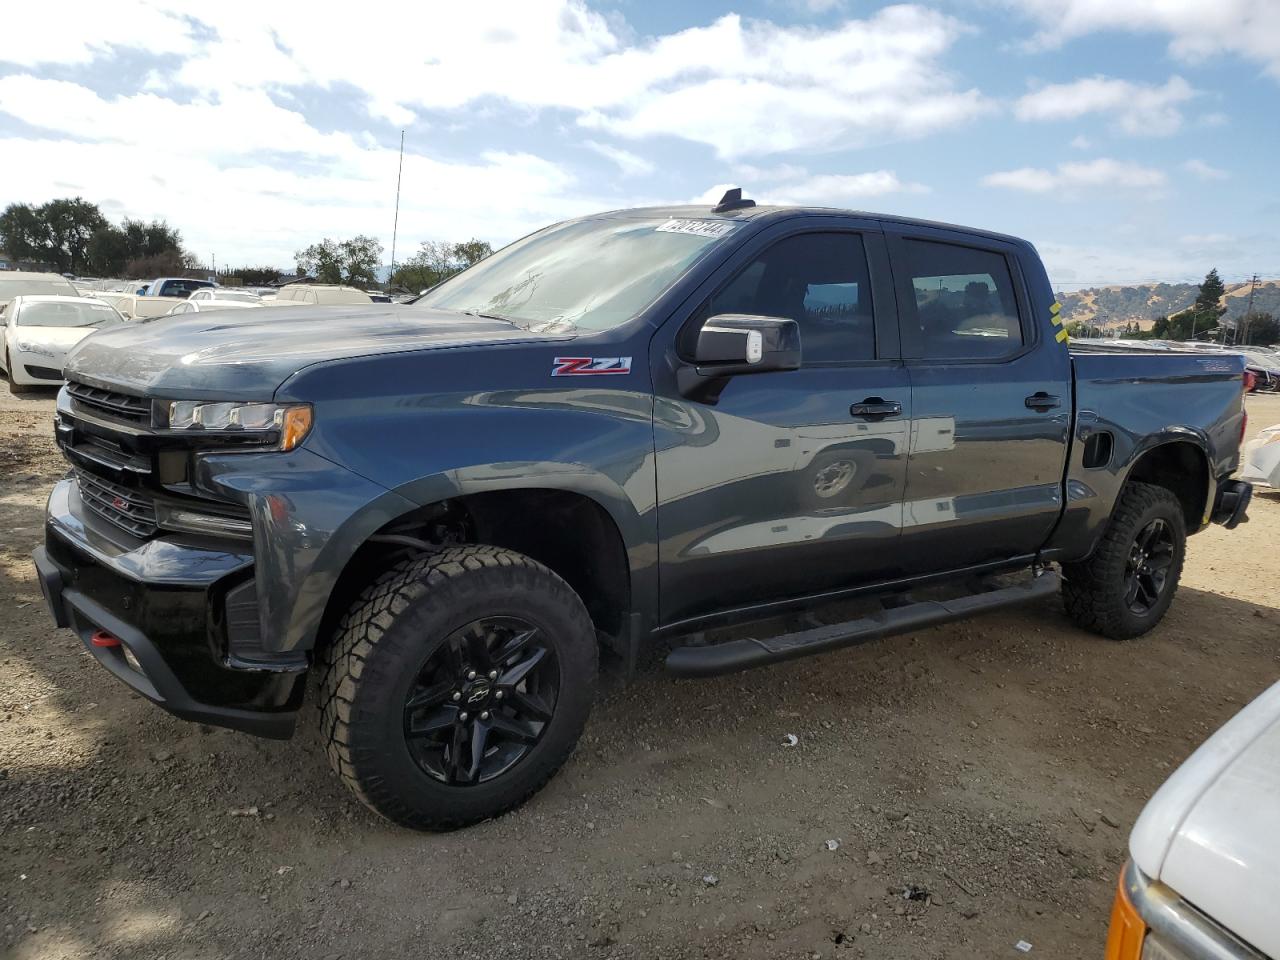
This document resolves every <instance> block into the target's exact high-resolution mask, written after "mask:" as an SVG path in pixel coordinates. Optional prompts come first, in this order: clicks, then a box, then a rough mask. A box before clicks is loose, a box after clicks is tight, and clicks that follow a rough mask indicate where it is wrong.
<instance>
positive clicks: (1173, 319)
mask: <svg viewBox="0 0 1280 960" xmlns="http://www.w3.org/2000/svg"><path fill="white" fill-rule="evenodd" d="M1226 292H1227V288H1226V287H1225V286H1223V283H1222V278H1221V277H1219V276H1218V268H1217V267H1214V268H1213V269H1212V270H1210V271H1209V272H1208V273H1206V274H1205V276H1204V282H1203V283H1202V284H1200V292H1199V293H1197V294H1196V302H1195V303H1194V304H1192V305H1191V307H1190V309H1188V310H1183V311H1180V312H1179V313H1175V314H1173V315H1172V316H1170V317H1169V323H1170V326H1171V327H1172V328H1173V333H1172V336H1173V339H1175V340H1190V339H1193V338H1195V339H1208V338H1209V337H1211V336H1212V334H1213V333H1215V332H1216V331H1217V328H1218V318H1219V317H1221V316H1222V315H1223V314H1224V313H1226V312H1227V308H1226V307H1224V306H1221V304H1220V301H1221V300H1222V296H1223V294H1225V293H1226Z"/></svg>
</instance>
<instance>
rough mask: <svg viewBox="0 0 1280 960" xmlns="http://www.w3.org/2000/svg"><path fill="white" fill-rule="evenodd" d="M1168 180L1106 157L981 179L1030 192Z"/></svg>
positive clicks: (1154, 183)
mask: <svg viewBox="0 0 1280 960" xmlns="http://www.w3.org/2000/svg"><path fill="white" fill-rule="evenodd" d="M1165 180H1166V178H1165V175H1164V173H1163V172H1162V171H1160V170H1156V169H1154V168H1152V167H1144V166H1141V165H1140V164H1136V163H1130V162H1128V161H1124V160H1112V159H1110V158H1107V157H1100V158H1098V159H1097V160H1089V161H1087V162H1083V163H1060V164H1058V166H1057V167H1056V168H1054V169H1053V170H1047V169H1044V168H1042V167H1021V168H1019V169H1017V170H1006V171H1002V172H999V173H991V174H988V175H987V176H985V177H983V178H982V182H983V183H984V184H986V185H987V186H989V187H1004V188H1007V189H1010V190H1023V191H1026V192H1028V193H1048V192H1049V191H1051V190H1074V189H1078V188H1093V187H1121V188H1131V189H1146V190H1151V189H1154V188H1158V187H1162V186H1163V185H1164V183H1165Z"/></svg>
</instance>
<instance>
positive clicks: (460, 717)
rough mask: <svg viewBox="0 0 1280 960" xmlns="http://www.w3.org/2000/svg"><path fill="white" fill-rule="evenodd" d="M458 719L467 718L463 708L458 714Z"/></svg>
mask: <svg viewBox="0 0 1280 960" xmlns="http://www.w3.org/2000/svg"><path fill="white" fill-rule="evenodd" d="M458 719H459V720H465V719H467V711H465V710H463V711H462V712H461V713H460V714H458Z"/></svg>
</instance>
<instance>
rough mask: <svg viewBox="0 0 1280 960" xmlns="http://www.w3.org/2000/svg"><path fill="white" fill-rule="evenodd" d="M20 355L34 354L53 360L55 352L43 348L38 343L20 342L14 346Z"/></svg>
mask: <svg viewBox="0 0 1280 960" xmlns="http://www.w3.org/2000/svg"><path fill="white" fill-rule="evenodd" d="M14 346H15V347H16V348H17V350H18V352H19V353H34V354H35V355H36V356H37V357H48V358H49V359H50V360H52V359H53V351H52V350H50V349H49V348H48V347H42V346H40V345H39V344H38V343H23V342H22V341H21V340H19V341H18V342H17V343H15V344H14Z"/></svg>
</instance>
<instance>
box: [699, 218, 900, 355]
mask: <svg viewBox="0 0 1280 960" xmlns="http://www.w3.org/2000/svg"><path fill="white" fill-rule="evenodd" d="M720 313H750V314H757V315H759V316H765V317H786V318H788V319H791V320H795V321H796V323H797V324H799V326H800V350H801V353H802V356H803V357H804V363H805V365H806V366H808V365H809V364H812V363H833V362H842V361H849V360H874V359H875V356H876V338H875V319H874V316H873V314H872V312H871V280H870V276H869V275H868V273H867V256H866V253H865V251H864V250H863V247H862V237H860V236H858V235H857V234H855V233H804V234H800V235H798V236H794V237H788V238H786V239H785V240H779V241H778V242H777V243H775V244H774V245H773V246H771V247H769V248H768V249H767V250H765V251H764V252H763V253H761V254H760V256H759V257H757V258H756V259H755V260H754V261H752V262H751V263H749V264H748V265H747V266H746V267H744V268H743V269H742V270H740V271H739V272H738V274H737V275H736V276H735V277H734V278H733V279H732V280H730V281H729V282H728V283H727V284H726V285H725V286H724V287H722V288H721V289H720V290H719V291H718V292H717V293H715V294H713V295H712V296H711V297H710V298H709V299H708V300H707V302H706V303H705V304H704V305H703V307H702V309H701V310H700V311H698V316H697V322H696V324H694V330H693V332H694V335H695V336H696V331H697V329H698V328H699V327H701V325H702V323H703V322H705V321H706V320H707V319H708V318H710V317H713V316H715V315H716V314H720Z"/></svg>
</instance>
